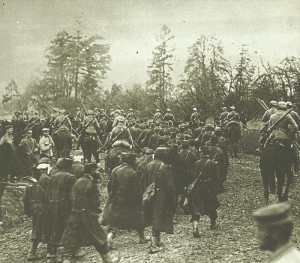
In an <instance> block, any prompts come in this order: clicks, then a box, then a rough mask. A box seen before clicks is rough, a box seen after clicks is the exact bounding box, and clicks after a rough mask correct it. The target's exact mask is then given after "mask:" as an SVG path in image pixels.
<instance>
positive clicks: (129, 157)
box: [121, 153, 136, 162]
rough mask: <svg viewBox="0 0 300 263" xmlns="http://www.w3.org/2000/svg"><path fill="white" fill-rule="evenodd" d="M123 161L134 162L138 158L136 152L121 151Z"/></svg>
mask: <svg viewBox="0 0 300 263" xmlns="http://www.w3.org/2000/svg"><path fill="white" fill-rule="evenodd" d="M121 158H122V161H124V162H133V161H134V160H135V159H136V154H135V153H121Z"/></svg>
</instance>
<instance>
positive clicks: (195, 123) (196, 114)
mask: <svg viewBox="0 0 300 263" xmlns="http://www.w3.org/2000/svg"><path fill="white" fill-rule="evenodd" d="M190 121H191V122H192V126H193V128H196V127H197V126H198V124H199V123H200V122H201V116H200V114H199V112H198V111H197V108H193V113H192V115H191V118H190Z"/></svg>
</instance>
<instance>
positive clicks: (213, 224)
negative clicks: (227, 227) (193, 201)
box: [210, 220, 219, 230]
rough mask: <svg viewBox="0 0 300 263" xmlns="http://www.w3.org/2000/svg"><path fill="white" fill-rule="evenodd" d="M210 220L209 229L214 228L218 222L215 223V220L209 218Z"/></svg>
mask: <svg viewBox="0 0 300 263" xmlns="http://www.w3.org/2000/svg"><path fill="white" fill-rule="evenodd" d="M210 222H211V223H210V229H211V230H214V229H216V228H217V227H218V226H219V224H217V222H216V220H211V221H210Z"/></svg>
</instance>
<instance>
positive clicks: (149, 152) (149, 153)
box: [145, 149, 154, 155]
mask: <svg viewBox="0 0 300 263" xmlns="http://www.w3.org/2000/svg"><path fill="white" fill-rule="evenodd" d="M145 154H147V155H151V154H154V151H153V150H152V149H147V150H146V151H145Z"/></svg>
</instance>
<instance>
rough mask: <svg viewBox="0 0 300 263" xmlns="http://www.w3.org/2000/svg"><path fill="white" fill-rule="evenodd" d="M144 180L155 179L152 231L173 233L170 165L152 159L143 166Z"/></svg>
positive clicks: (172, 189)
mask: <svg viewBox="0 0 300 263" xmlns="http://www.w3.org/2000/svg"><path fill="white" fill-rule="evenodd" d="M144 176H145V182H146V185H147V186H149V185H150V184H151V183H152V182H154V181H155V186H156V187H155V193H154V198H153V211H152V212H153V213H152V215H153V225H152V228H153V231H157V232H166V233H168V234H173V232H174V228H173V217H174V212H175V207H176V198H175V188H174V183H173V178H172V172H171V167H170V166H169V165H166V164H164V163H163V162H162V161H161V160H157V159H155V160H153V161H152V162H150V163H149V164H147V166H146V168H145V174H144Z"/></svg>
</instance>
